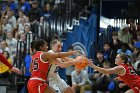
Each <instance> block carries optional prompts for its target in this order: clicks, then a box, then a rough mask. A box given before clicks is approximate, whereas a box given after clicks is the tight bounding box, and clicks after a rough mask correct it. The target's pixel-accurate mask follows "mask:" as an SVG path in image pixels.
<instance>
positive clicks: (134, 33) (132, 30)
mask: <svg viewBox="0 0 140 93" xmlns="http://www.w3.org/2000/svg"><path fill="white" fill-rule="evenodd" d="M129 24H130V28H129V32H130V34H131V35H132V37H136V36H137V30H138V28H137V25H136V24H135V22H134V20H133V19H129Z"/></svg>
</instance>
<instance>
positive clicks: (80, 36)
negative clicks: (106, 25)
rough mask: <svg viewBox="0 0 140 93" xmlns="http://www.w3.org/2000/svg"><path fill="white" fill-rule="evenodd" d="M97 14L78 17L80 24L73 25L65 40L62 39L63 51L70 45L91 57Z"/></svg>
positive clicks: (95, 34)
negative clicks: (83, 17) (85, 17)
mask: <svg viewBox="0 0 140 93" xmlns="http://www.w3.org/2000/svg"><path fill="white" fill-rule="evenodd" d="M96 30H97V16H96V15H95V14H94V13H93V14H91V16H90V17H89V19H87V20H85V19H80V25H79V26H77V25H76V26H74V28H73V31H71V32H68V34H67V38H66V40H64V41H63V51H68V48H69V47H70V46H73V47H74V49H75V50H80V51H81V52H82V53H83V54H86V55H87V56H88V57H89V58H93V56H94V55H93V54H94V53H93V52H94V49H93V46H92V45H93V43H94V42H96V41H97V40H96V37H97V31H96ZM89 73H91V71H89Z"/></svg>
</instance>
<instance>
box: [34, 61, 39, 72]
mask: <svg viewBox="0 0 140 93" xmlns="http://www.w3.org/2000/svg"><path fill="white" fill-rule="evenodd" d="M37 61H38V58H35V59H34V60H33V71H37V70H38V67H39V64H38V62H37Z"/></svg>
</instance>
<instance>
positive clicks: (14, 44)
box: [6, 32, 17, 59]
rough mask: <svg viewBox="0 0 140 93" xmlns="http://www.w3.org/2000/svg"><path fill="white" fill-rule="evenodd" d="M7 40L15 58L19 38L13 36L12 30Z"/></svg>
mask: <svg viewBox="0 0 140 93" xmlns="http://www.w3.org/2000/svg"><path fill="white" fill-rule="evenodd" d="M6 42H7V44H8V46H9V48H10V50H11V52H12V53H11V54H12V55H11V58H12V59H13V58H14V57H15V56H16V51H17V40H16V39H15V38H13V35H12V32H8V33H7V38H6Z"/></svg>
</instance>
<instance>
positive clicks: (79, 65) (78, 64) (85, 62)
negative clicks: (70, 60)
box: [75, 56, 88, 69]
mask: <svg viewBox="0 0 140 93" xmlns="http://www.w3.org/2000/svg"><path fill="white" fill-rule="evenodd" d="M79 58H81V56H77V57H76V59H79ZM87 65H88V59H87V58H86V57H83V60H82V61H81V62H76V63H75V67H76V68H77V69H84V68H85V67H86V66H87Z"/></svg>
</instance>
